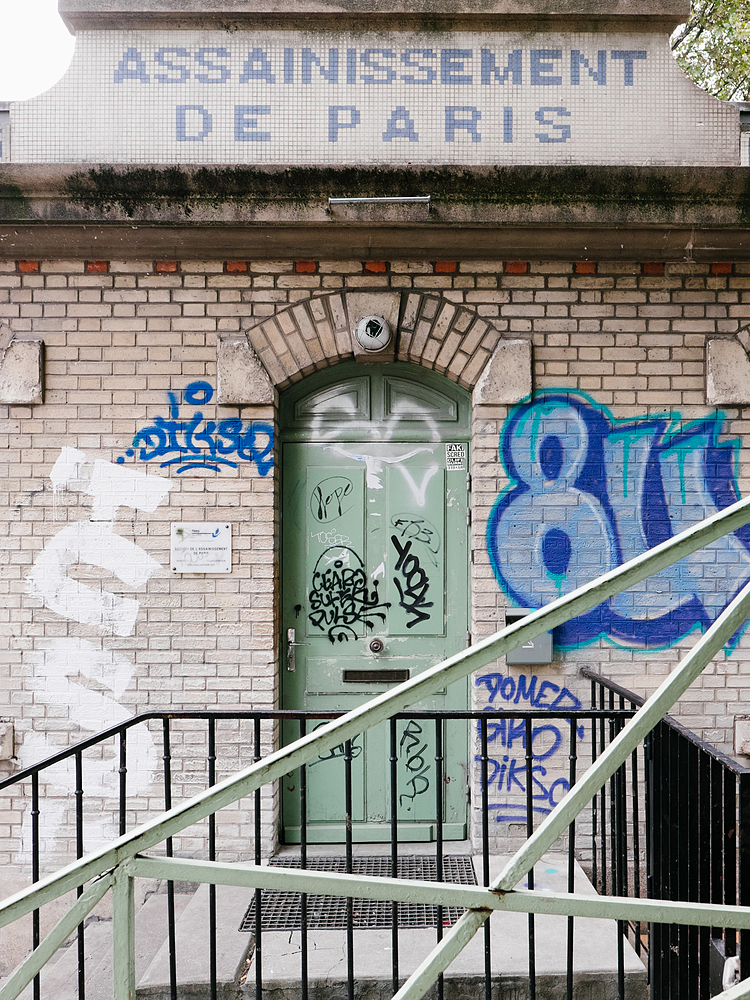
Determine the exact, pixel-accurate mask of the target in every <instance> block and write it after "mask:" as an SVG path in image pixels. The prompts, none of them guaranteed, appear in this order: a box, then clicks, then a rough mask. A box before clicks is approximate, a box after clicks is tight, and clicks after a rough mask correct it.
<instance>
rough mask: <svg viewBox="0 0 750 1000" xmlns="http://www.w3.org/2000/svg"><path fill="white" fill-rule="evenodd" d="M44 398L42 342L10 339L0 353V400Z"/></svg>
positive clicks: (15, 402) (25, 401)
mask: <svg viewBox="0 0 750 1000" xmlns="http://www.w3.org/2000/svg"><path fill="white" fill-rule="evenodd" d="M43 402H44V342H43V341H42V340H38V339H35V340H18V339H12V340H10V341H9V342H8V343H7V346H5V348H4V350H2V354H0V403H6V404H10V405H28V404H30V403H43Z"/></svg>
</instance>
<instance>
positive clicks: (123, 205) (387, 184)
mask: <svg viewBox="0 0 750 1000" xmlns="http://www.w3.org/2000/svg"><path fill="white" fill-rule="evenodd" d="M743 182H744V183H743ZM63 193H64V196H65V197H66V198H67V199H69V201H70V202H72V203H73V204H75V205H78V206H81V207H83V208H85V209H87V210H96V211H99V212H101V213H103V214H107V213H109V212H115V213H117V212H124V213H125V215H126V216H128V217H130V218H132V217H133V216H134V215H135V214H136V213H137V212H139V211H141V210H144V209H148V208H154V207H158V206H163V207H165V208H172V209H175V208H176V209H178V211H181V212H183V213H184V214H185V216H188V217H189V216H190V215H191V213H192V212H193V211H195V210H196V209H197V208H199V207H200V208H209V209H218V208H220V207H223V206H226V205H227V204H230V205H237V206H238V207H242V206H245V207H251V206H254V207H256V208H260V207H264V206H267V205H270V204H278V205H281V204H287V205H298V206H300V207H309V206H312V205H316V204H317V205H321V204H325V203H326V201H327V199H328V197H329V196H331V197H360V198H361V197H373V198H376V197H388V196H393V195H417V194H422V195H423V194H429V195H431V196H432V200H433V203H434V204H435V205H436V206H439V205H446V206H447V205H463V206H481V205H483V204H484V205H493V206H497V207H501V208H502V207H507V208H517V207H524V206H525V207H528V208H538V207H545V206H548V207H550V208H557V209H560V208H571V209H574V208H583V207H586V206H588V207H590V208H592V209H595V210H598V211H606V210H608V209H609V210H617V211H618V212H619V213H622V212H623V211H627V210H629V209H632V210H634V211H637V212H638V214H639V215H640V216H641V217H642V218H643V217H644V216H645V217H647V218H648V217H653V218H654V219H656V218H658V219H659V220H660V221H664V219H665V216H668V215H669V214H670V213H671V212H673V211H675V209H677V208H678V207H681V208H683V209H685V208H689V207H691V206H694V207H696V208H701V209H704V210H705V209H706V208H707V207H710V206H712V205H717V206H718V205H722V206H725V207H730V206H734V207H735V210H736V213H737V222H739V223H740V224H748V223H750V170H749V171H747V176H746V177H742V178H741V180H740V181H739V182H738V174H737V171H734V170H731V169H722V168H679V167H678V168H675V167H672V168H670V167H533V166H517V167H479V168H474V169H464V168H460V167H435V168H409V167H405V168H394V167H382V168H378V167H357V166H349V167H288V168H279V167H265V168H264V167H257V168H256V167H245V166H227V167H224V166H219V167H182V166H168V167H111V166H103V167H92V168H90V169H87V170H81V171H77V172H75V173H73V174H70V175H69V176H68V177H67V178H66V179H65V183H64V190H63Z"/></svg>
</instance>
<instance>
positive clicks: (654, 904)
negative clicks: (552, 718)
mask: <svg viewBox="0 0 750 1000" xmlns="http://www.w3.org/2000/svg"><path fill="white" fill-rule="evenodd" d="M122 870H123V871H124V872H125V873H127V874H128V875H130V876H132V877H141V878H152V879H170V880H173V881H179V880H184V881H186V882H207V883H208V884H210V885H231V886H245V887H247V888H248V889H270V890H274V891H276V892H297V893H307V894H316V895H321V896H326V895H328V896H344V897H351V898H357V899H383V900H390V901H392V902H397V903H416V904H422V905H427V906H438V905H439V906H455V907H459V908H463V909H467V910H482V911H484V910H487V911H488V913H487V914H486V915H489V911H497V912H499V913H543V914H546V915H548V916H557V917H569V916H582V917H592V918H593V919H597V920H633V919H636V917H637V916H638V915H640V919H641V920H649V921H651V922H653V923H679V924H686V925H690V926H694V927H700V926H705V925H706V921H707V920H710V921H712V922H713V921H715V922H716V923H717V924H719V925H720V926H722V927H723V926H725V925H729V924H731V925H733V926H736V927H738V928H742V929H750V909H749V908H748V907H743V906H732V905H729V904H709V903H695V902H686V901H684V900H671V899H667V900H662V899H643V898H639V897H631V896H597V895H591V894H588V893H574V892H554V891H550V890H544V891H541V890H536V889H514V890H512V891H511V892H507V893H502V894H501V893H497V892H493V891H492V890H491V889H487V888H484V887H483V886H473V885H457V884H455V883H451V882H428V881H425V880H422V879H398V878H390V877H380V876H366V875H347V874H344V873H340V872H325V873H323V872H318V871H314V870H310V869H307V870H303V869H290V868H280V867H279V868H276V867H271V866H270V865H251V864H245V863H239V864H222V863H221V862H216V861H194V860H192V859H191V860H187V859H181V858H150V857H141V856H138V857H136V858H133V859H132V860H130V861H127V862H125V863H124V865H123V866H122Z"/></svg>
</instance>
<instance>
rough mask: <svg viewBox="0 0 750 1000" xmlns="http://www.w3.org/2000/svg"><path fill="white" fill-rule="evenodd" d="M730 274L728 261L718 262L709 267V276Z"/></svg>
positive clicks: (730, 266)
mask: <svg viewBox="0 0 750 1000" xmlns="http://www.w3.org/2000/svg"><path fill="white" fill-rule="evenodd" d="M731 273H732V262H731V261H729V260H720V261H717V262H716V263H715V264H712V265H711V274H731Z"/></svg>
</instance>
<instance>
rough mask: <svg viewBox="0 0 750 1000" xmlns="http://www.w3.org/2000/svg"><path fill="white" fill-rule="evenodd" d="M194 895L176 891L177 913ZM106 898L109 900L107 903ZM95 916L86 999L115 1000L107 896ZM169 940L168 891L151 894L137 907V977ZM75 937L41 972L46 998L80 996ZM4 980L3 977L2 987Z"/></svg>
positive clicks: (89, 930)
mask: <svg viewBox="0 0 750 1000" xmlns="http://www.w3.org/2000/svg"><path fill="white" fill-rule="evenodd" d="M190 899H191V894H182V893H176V894H175V916H176V917H179V915H181V914H182V912H183V910H184V909H185V908H186V907H187V905H188V904H189V902H190ZM105 900H106V902H105ZM105 900H103V901H102V903H103V904H104V905H102V904H100V906H99V907H97V910H98V911H100V912H95V913H94V915H93V916H89V918H87V922H86V927H85V964H84V968H85V972H86V1000H112V916H111V906H110V905H108V903H109V901H108V900H107V897H105ZM166 939H167V895H166V892H163V893H162V892H158V893H151V894H150V895H149V896H147V897H146V899H145V902H144V903H143V904H142V905H141V906H140V907H138V909H137V910H136V919H135V969H136V978H137V977H138V976H139V975H142V974H143V973H144V972H145V971H146V969H147V968H148V966H149V965H150V964H151V962H152V961H153V958H154V956H155V955H156V954H157V952H158V951H159V949H160V948H161V946H162V945H163V944H164V943H165V941H166ZM76 942H77V938H76V937H75V936H74V937H72V938H71V939H70V940H69V942H68V944H67V945H66V946H65V947H63V948H60V949H58V951H57V954H56V955H55V956H54V957H53V958H52V959H51V960H50V961H49V962H48V963H47V965H46V966H45V967H44V969H43V970H42V974H41V995H42V1000H77V998H78V946H77V943H76ZM1 985H2V980H0V986H1ZM21 998H22V1000H31V998H32V986H28V987H27V988H26V989H25V990H24V992H23V993H22V994H21Z"/></svg>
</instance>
